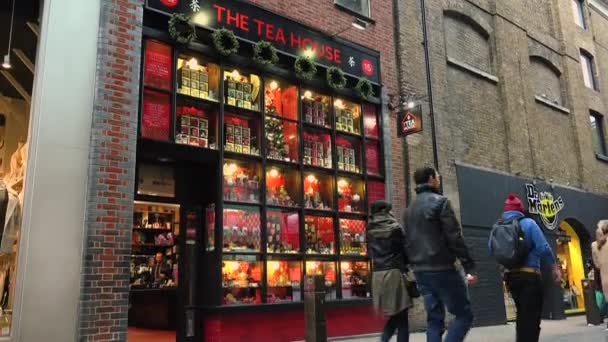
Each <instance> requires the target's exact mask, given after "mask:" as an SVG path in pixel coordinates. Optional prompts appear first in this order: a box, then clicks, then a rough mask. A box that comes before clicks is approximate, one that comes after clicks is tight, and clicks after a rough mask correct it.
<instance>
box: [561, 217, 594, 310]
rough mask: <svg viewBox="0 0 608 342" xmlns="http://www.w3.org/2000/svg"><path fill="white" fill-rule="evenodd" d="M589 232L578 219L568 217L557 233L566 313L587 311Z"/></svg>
mask: <svg viewBox="0 0 608 342" xmlns="http://www.w3.org/2000/svg"><path fill="white" fill-rule="evenodd" d="M589 244H590V239H589V234H588V233H587V231H586V230H585V228H584V226H582V225H581V224H580V223H579V222H578V221H576V220H572V219H566V220H564V221H562V222H561V223H560V226H559V228H558V231H557V234H556V257H557V261H558V264H559V265H560V268H561V271H562V279H561V282H560V286H561V289H562V296H563V297H562V301H563V305H564V309H565V312H566V314H576V313H582V312H585V301H584V299H583V287H582V280H583V279H585V278H586V270H585V266H584V265H585V260H587V256H588V255H589V253H588V250H589V248H590V247H589V246H590V245H589Z"/></svg>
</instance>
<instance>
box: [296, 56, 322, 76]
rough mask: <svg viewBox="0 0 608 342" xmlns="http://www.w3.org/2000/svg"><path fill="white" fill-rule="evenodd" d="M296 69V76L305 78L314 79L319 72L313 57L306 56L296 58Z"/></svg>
mask: <svg viewBox="0 0 608 342" xmlns="http://www.w3.org/2000/svg"><path fill="white" fill-rule="evenodd" d="M294 69H295V70H296V76H298V78H301V79H303V80H312V79H313V78H314V77H315V75H316V74H317V66H316V65H315V63H314V62H313V61H312V59H310V58H308V57H306V56H300V57H298V58H296V61H295V63H294Z"/></svg>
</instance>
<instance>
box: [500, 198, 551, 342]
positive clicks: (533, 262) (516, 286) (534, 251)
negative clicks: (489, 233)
mask: <svg viewBox="0 0 608 342" xmlns="http://www.w3.org/2000/svg"><path fill="white" fill-rule="evenodd" d="M524 211H525V208H524V204H523V203H522V201H521V200H520V199H519V197H517V195H515V194H514V193H510V194H509V195H508V196H507V199H506V200H505V206H504V213H503V215H502V219H503V221H513V220H517V221H519V226H520V227H521V230H522V232H523V234H524V240H525V242H526V243H528V244H529V247H530V253H529V254H528V256H527V257H526V258H525V261H524V263H523V264H522V265H521V267H518V268H512V269H509V270H507V272H506V273H505V280H506V282H507V287H508V288H509V291H510V292H511V296H512V297H513V300H514V301H515V306H516V307H517V326H516V331H517V342H538V339H539V336H540V321H541V313H542V309H543V284H542V280H541V273H540V262H541V259H543V260H545V261H546V262H548V263H550V264H551V265H552V266H553V278H554V280H555V281H556V282H559V280H560V278H561V274H560V270H559V267H558V265H557V264H556V262H555V256H554V255H553V251H552V250H551V247H550V246H549V243H547V240H546V239H545V235H544V234H543V232H542V230H541V228H540V227H539V226H538V224H536V222H535V221H534V220H533V219H531V218H527V217H525V216H524ZM490 249H491V247H490ZM490 252H491V250H490Z"/></svg>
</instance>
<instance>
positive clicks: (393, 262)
mask: <svg viewBox="0 0 608 342" xmlns="http://www.w3.org/2000/svg"><path fill="white" fill-rule="evenodd" d="M366 241H367V250H368V253H369V255H370V256H371V258H372V262H373V266H374V268H373V269H374V271H387V270H391V269H399V270H401V271H404V272H405V271H406V264H407V259H406V255H405V251H404V249H403V248H404V236H403V229H402V228H401V225H400V224H399V222H398V221H397V220H396V219H395V217H394V216H393V215H392V214H391V213H390V212H389V211H388V210H385V211H380V212H377V213H373V214H372V216H371V218H370V220H369V222H368V224H367V231H366Z"/></svg>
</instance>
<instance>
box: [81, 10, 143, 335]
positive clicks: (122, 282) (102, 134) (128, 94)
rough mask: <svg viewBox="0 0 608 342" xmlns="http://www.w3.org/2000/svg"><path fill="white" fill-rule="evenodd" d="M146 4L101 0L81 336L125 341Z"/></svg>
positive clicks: (82, 284)
mask: <svg viewBox="0 0 608 342" xmlns="http://www.w3.org/2000/svg"><path fill="white" fill-rule="evenodd" d="M142 3H143V1H141V0H103V1H101V18H100V28H99V42H98V58H97V75H96V89H95V107H94V113H93V122H92V135H91V137H92V138H91V154H90V169H89V180H90V181H89V193H88V200H87V212H86V217H87V218H86V238H85V239H86V245H85V249H84V261H83V268H82V283H81V286H82V291H81V298H80V322H79V334H78V335H79V337H78V340H79V341H126V338H127V337H126V332H127V320H128V297H129V277H130V270H129V264H130V263H129V261H130V253H131V226H132V219H133V193H134V181H135V146H136V137H137V120H138V119H137V113H138V98H139V93H138V91H137V89H138V88H139V69H140V54H141V35H142V32H141V31H142V30H141V23H142V6H141V5H142Z"/></svg>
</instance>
